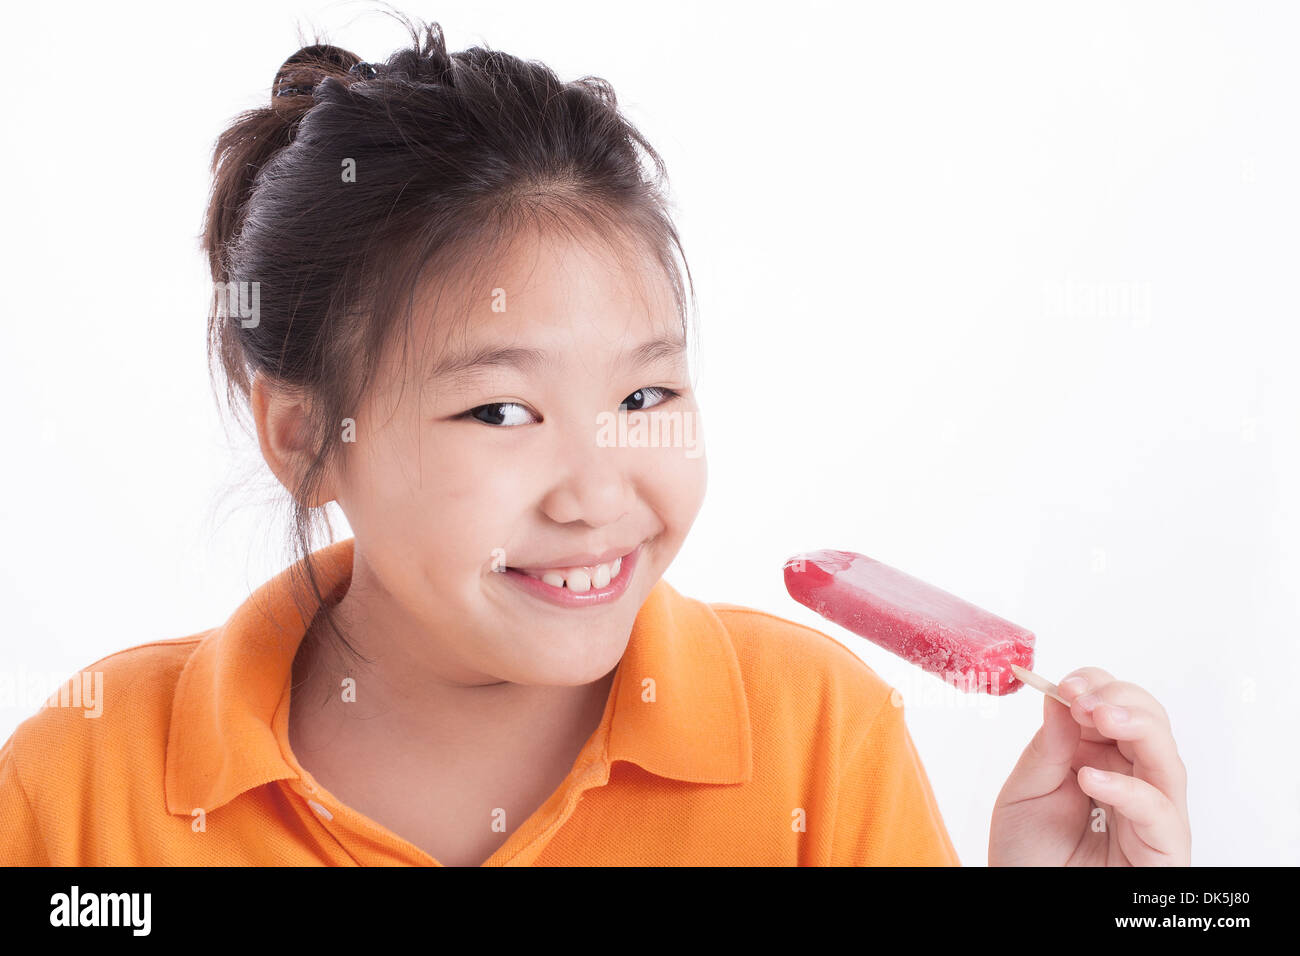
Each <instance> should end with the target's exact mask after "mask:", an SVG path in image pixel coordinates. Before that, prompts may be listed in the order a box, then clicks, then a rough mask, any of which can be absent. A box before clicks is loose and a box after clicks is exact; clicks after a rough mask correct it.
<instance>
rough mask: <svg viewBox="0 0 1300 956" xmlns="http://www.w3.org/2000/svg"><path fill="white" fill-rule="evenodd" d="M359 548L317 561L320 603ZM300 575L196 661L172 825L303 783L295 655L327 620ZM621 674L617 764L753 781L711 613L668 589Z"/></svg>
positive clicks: (339, 546) (180, 718) (183, 690)
mask: <svg viewBox="0 0 1300 956" xmlns="http://www.w3.org/2000/svg"><path fill="white" fill-rule="evenodd" d="M355 540H356V539H355V538H348V539H346V540H344V541H339V542H336V543H334V544H331V545H329V546H327V547H325V548H322V549H321V550H319V551H317V552H315V554H313V555H312V560H313V563H314V565H315V568H316V573H317V580H318V584H319V586H320V590H321V593H322V594H324V595H326V600H327V601H329V602H331V603H333V602H335V601H338V600H339V599H340V598H342V596H343V594H344V593H346V591H347V588H348V585H349V584H350V583H351V579H352V555H353V546H354V543H355ZM303 571H304V567H303V563H302V562H299V563H298V564H296V565H294V566H293V567H291V568H287V569H286V570H284V571H282V572H280V573H279V574H278V575H276V576H275V577H274V578H272V579H271V580H270V581H268V582H267V583H266V584H264V585H262V587H260V588H258V589H257V591H255V592H254V593H253V594H252V595H251V596H250V597H249V599H248V600H247V601H245V602H244V603H243V604H242V605H241V606H240V607H239V608H238V609H237V610H236V611H235V613H234V614H233V615H231V617H230V619H229V620H228V621H226V623H225V624H224V625H222V626H221V627H219V628H216V629H214V630H211V631H209V632H207V633H206V634H205V635H204V636H203V638H202V639H201V640H200V641H199V644H198V646H197V647H196V648H195V650H194V652H193V653H192V654H191V655H190V658H189V660H188V661H187V663H186V665H185V668H184V669H183V671H182V672H181V676H180V680H179V681H178V683H177V687H176V694H175V697H174V700H173V702H172V719H171V726H170V729H169V731H168V739H167V756H166V771H165V774H166V776H165V780H166V783H165V787H166V800H167V809H168V811H169V812H170V813H174V814H184V815H186V816H189V815H191V814H192V813H193V811H194V810H195V809H199V808H202V809H203V810H204V811H205V812H208V811H211V810H215V809H216V808H217V807H220V806H222V805H223V804H225V803H227V802H229V801H230V800H232V799H233V798H234V797H236V796H238V795H239V794H241V793H243V792H245V791H246V790H249V789H251V788H253V787H256V786H259V785H261V784H264V783H270V782H272V781H275V780H282V779H285V778H290V777H296V776H297V773H296V771H295V770H294V769H293V767H292V766H290V764H289V761H288V760H287V759H286V756H285V755H286V753H287V752H288V750H289V743H288V718H289V682H290V678H291V676H292V670H293V659H294V655H295V654H296V653H297V650H298V645H299V644H300V643H301V641H302V638H303V635H304V634H305V633H306V631H307V626H308V624H309V623H310V622H311V620H312V618H313V617H314V616H315V614H316V611H317V610H318V608H319V603H318V602H317V601H316V600H315V598H314V597H312V598H310V599H305V600H304V599H301V597H300V599H298V600H295V596H294V595H295V593H297V594H298V595H300V596H301V594H302V592H303V582H304V578H303V577H302V575H303ZM295 581H296V582H299V583H298V586H297V587H296V588H295V587H294V583H295ZM619 669H620V672H619V674H618V676H617V679H616V680H615V682H614V684H613V687H612V690H611V693H612V694H613V695H615V701H614V707H613V713H612V715H611V720H610V725H609V738H608V741H607V742H606V748H605V750H606V755H607V760H608V761H609V762H612V761H614V760H628V761H631V762H632V763H635V764H637V765H638V766H640V767H642V768H643V769H645V770H648V771H650V772H651V773H654V774H657V775H659V776H662V777H670V778H673V779H676V780H682V781H687V782H692V783H742V782H744V781H746V780H749V779H750V777H751V775H752V773H753V757H752V741H751V736H750V725H749V708H748V704H747V702H746V699H745V690H744V682H743V680H742V677H741V672H740V663H739V661H738V659H737V657H736V651H735V648H734V646H733V645H732V641H731V638H730V636H729V635H728V633H727V630H726V627H725V626H724V625H723V623H722V621H721V619H720V618H719V617H718V615H717V614H716V613H715V612H714V611H713V609H712V608H711V607H709V606H708V605H707V604H705V603H703V602H701V601H697V600H695V599H693V598H688V597H683V596H682V595H680V594H678V593H677V591H676V590H674V589H673V587H672V586H671V585H669V584H668V582H667V581H665V580H663V579H662V578H660V580H659V581H657V582H656V583H655V586H654V587H653V588H652V589H651V590H650V594H649V595H648V597H647V598H646V600H645V603H644V604H643V605H642V606H641V608H640V610H639V611H638V612H637V616H636V620H635V622H634V624H633V626H632V634H631V636H630V638H629V639H628V646H627V650H626V652H625V653H624V655H623V658H622V660H621V661H620V663H619ZM601 732H603V727H602V729H601V730H598V731H597V733H601Z"/></svg>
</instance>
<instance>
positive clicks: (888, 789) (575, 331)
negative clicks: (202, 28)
mask: <svg viewBox="0 0 1300 956" xmlns="http://www.w3.org/2000/svg"><path fill="white" fill-rule="evenodd" d="M407 26H408V28H409V29H410V31H411V36H412V45H411V47H410V48H408V49H402V50H399V51H398V52H396V53H394V54H393V55H392V56H391V57H389V58H388V59H387V60H386V61H385V62H383V63H365V62H361V61H360V60H359V58H358V57H357V56H355V55H353V54H351V53H348V52H346V51H344V50H341V49H339V48H337V47H334V46H330V45H326V44H320V43H317V44H315V45H312V46H307V47H304V48H303V49H301V50H299V51H298V52H297V53H295V54H294V55H293V56H291V57H290V58H289V59H288V60H287V61H286V62H285V63H284V64H283V65H282V66H281V68H280V69H279V71H278V72H277V73H276V76H275V80H274V85H273V88H272V97H271V102H270V104H269V105H268V106H266V107H265V108H263V109H258V110H253V111H251V112H249V113H246V114H244V115H242V116H240V117H239V118H238V119H237V121H236V122H235V123H234V124H233V125H232V126H231V127H230V128H229V129H228V130H226V131H225V132H224V133H223V134H222V135H221V137H220V138H219V140H218V142H217V146H216V151H215V156H214V160H213V172H214V186H213V190H212V195H211V199H210V205H209V208H208V215H207V220H206V227H205V234H204V245H205V250H206V253H207V255H208V258H209V261H210V264H211V271H212V276H213V280H214V283H215V284H216V287H217V291H218V295H217V297H216V300H217V301H216V304H215V305H214V308H213V312H212V315H211V316H210V318H209V332H210V335H209V343H210V352H211V356H212V358H213V359H214V362H215V364H217V365H219V366H220V369H221V372H222V373H223V374H224V376H225V379H226V394H227V398H228V400H229V401H230V403H231V405H232V406H233V407H234V409H235V411H236V413H238V412H239V411H241V410H242V409H243V407H244V405H245V404H246V405H247V408H248V410H249V411H251V416H252V422H253V425H254V427H255V429H256V433H257V438H258V442H259V445H260V447H261V451H262V454H263V456H264V458H265V460H266V462H267V465H268V466H269V467H270V468H271V470H272V471H273V472H274V474H275V475H276V477H277V478H278V479H279V481H280V482H281V483H282V484H283V485H284V487H285V488H286V489H287V490H288V492H289V493H290V495H291V497H292V505H293V509H294V512H293V513H294V536H295V542H296V545H297V547H298V548H299V549H300V555H299V560H298V562H297V563H296V564H294V565H293V566H292V567H290V568H289V569H287V570H286V571H284V572H283V573H282V574H280V575H279V576H277V577H276V578H274V579H273V580H272V581H270V582H268V583H267V584H266V585H265V586H263V587H262V588H261V589H259V590H258V591H257V592H256V593H255V594H254V595H253V596H252V597H251V598H249V600H248V601H247V602H246V603H245V604H244V605H242V606H241V607H240V608H238V609H237V610H236V611H235V613H234V614H233V615H232V616H231V618H230V619H229V620H228V621H227V622H226V623H225V624H224V625H222V626H221V627H217V628H213V629H211V630H208V631H204V632H202V633H199V634H196V635H192V636H189V637H185V638H180V639H177V640H172V641H160V642H155V643H151V644H145V645H141V646H138V647H133V648H129V649H127V650H124V651H121V652H119V653H117V654H113V655H111V656H109V657H107V658H105V659H104V660H101V661H99V662H97V663H95V664H93V665H91V667H90V668H88V669H87V671H86V672H85V673H83V674H82V675H78V677H77V678H74V680H73V681H72V682H71V684H70V687H69V688H65V690H75V689H76V688H78V687H79V686H81V684H82V683H83V682H84V679H85V678H92V679H94V680H95V686H100V684H99V682H100V681H102V687H103V695H104V699H103V701H102V707H101V710H100V713H99V714H97V715H96V716H95V718H94V719H87V717H89V716H90V715H89V714H88V713H82V712H79V711H78V709H77V708H76V707H75V706H69V705H67V704H65V705H64V706H51V707H47V708H44V709H42V710H41V711H40V712H38V713H37V714H36V715H35V716H33V717H32V718H30V719H29V720H27V721H26V722H24V724H23V725H22V726H20V727H19V729H18V730H17V731H16V732H15V733H14V735H13V736H12V737H11V738H10V740H9V741H8V742H7V743H6V744H5V746H4V747H3V749H0V830H2V831H3V834H4V839H3V841H0V855H2V856H3V859H2V860H0V862H4V863H10V864H14V863H20V864H54V865H82V864H126V865H154V864H162V865H173V864H218V865H220V864H301V865H309V864H342V865H382V864H413V865H433V864H451V865H480V864H491V865H498V864H510V865H522V864H541V865H556V864H600V865H620V864H633V863H643V864H645V863H648V864H732V865H734V864H777V865H845V864H848V865H878V864H889V865H892V864H927V865H928V864H956V863H958V862H959V861H958V859H957V855H956V853H955V851H954V849H953V846H952V843H951V841H950V839H949V836H948V833H947V831H946V829H945V827H944V824H943V821H942V819H941V817H940V814H939V811H938V808H937V805H936V803H935V800H934V796H933V793H932V791H931V788H930V784H929V782H928V779H927V777H926V774H925V771H924V769H923V767H922V765H921V762H920V759H919V758H918V756H917V753H916V750H915V747H914V746H913V743H912V740H911V737H910V735H909V734H908V732H907V728H906V725H905V724H904V722H903V714H902V709H901V707H900V706H897V705H895V703H894V701H895V700H897V698H896V697H895V696H894V695H892V694H891V690H892V689H891V688H890V687H889V686H888V685H887V684H885V683H884V682H883V681H882V680H880V678H879V677H877V676H876V675H875V673H874V672H873V671H871V670H870V669H869V668H868V667H866V666H865V665H864V664H863V663H862V662H861V661H860V660H859V659H858V658H857V657H856V656H855V655H853V654H852V653H850V652H849V651H848V650H847V649H845V648H844V647H842V646H841V645H839V644H838V643H836V642H835V641H833V640H831V639H830V638H829V637H827V636H826V635H824V634H822V633H820V632H818V631H815V630H812V629H809V628H806V627H802V626H800V625H797V624H794V623H792V622H789V621H786V620H784V619H781V618H778V617H775V616H772V615H769V614H765V613H762V612H759V611H756V610H752V609H748V608H743V607H738V606H735V605H731V604H716V603H715V604H704V603H702V602H699V601H696V600H693V599H690V598H687V597H684V596H682V595H680V594H678V593H677V592H676V591H675V590H674V589H673V588H672V587H671V586H670V585H669V584H668V583H667V582H666V581H664V580H663V579H662V578H661V574H662V572H663V571H664V570H665V569H666V568H667V566H668V565H669V563H670V562H671V561H672V559H673V557H674V556H675V555H676V554H677V552H678V550H679V549H680V548H681V546H682V542H683V540H684V539H685V537H686V534H687V532H688V531H689V530H690V527H691V524H692V522H693V521H694V518H695V516H696V514H697V512H698V511H699V508H700V505H701V503H702V499H703V495H704V491H705V484H706V465H705V460H704V458H703V456H702V455H701V454H699V449H698V447H697V446H696V442H695V440H694V437H693V436H697V435H698V414H699V410H698V408H697V406H696V402H695V399H694V397H693V395H694V392H693V388H692V381H691V377H690V373H689V369H688V363H687V361H686V356H687V353H686V348H687V331H688V323H687V318H688V308H687V300H688V296H687V294H686V285H687V284H688V283H689V280H690V274H689V269H686V270H685V278H686V283H684V282H683V272H682V267H684V266H685V260H684V257H683V258H682V260H681V262H680V263H679V261H678V256H679V254H680V252H681V249H680V243H679V240H678V236H677V232H676V230H675V228H674V226H673V224H672V222H671V220H670V218H669V215H668V213H667V205H666V200H665V199H664V196H663V192H662V189H661V184H662V180H663V178H664V168H663V163H662V161H661V160H660V158H659V156H658V155H657V154H656V153H655V151H654V150H653V149H652V148H651V146H650V145H649V143H647V142H646V141H645V140H644V139H643V138H642V136H641V135H640V134H639V133H638V131H637V130H636V129H635V128H634V127H633V126H632V125H631V124H630V123H629V122H628V121H627V120H626V119H625V118H624V117H623V116H622V115H621V114H620V112H619V110H618V109H617V104H616V100H615V96H614V93H613V91H612V90H611V89H610V88H609V86H608V85H607V84H606V83H605V82H604V81H602V80H600V79H597V78H593V77H587V78H584V79H581V80H578V81H575V82H571V83H563V82H561V81H560V80H559V79H558V78H557V77H556V76H555V74H554V73H553V72H552V71H550V70H549V69H547V68H546V67H545V66H543V65H542V64H539V63H536V62H526V61H523V60H520V59H517V58H515V57H512V56H509V55H506V54H504V53H501V52H498V51H493V50H488V49H481V48H473V49H470V50H466V51H464V52H462V53H456V54H450V55H449V54H448V53H447V52H446V49H445V45H444V41H443V37H442V32H441V30H440V28H439V27H438V25H437V24H434V25H432V26H422V25H412V24H410V23H409V22H408V23H407ZM646 159H648V160H649V161H650V163H651V164H652V165H653V167H654V172H655V176H654V177H648V176H647V175H646V168H645V166H644V160H646ZM692 294H693V288H692ZM331 501H335V502H337V503H338V506H339V507H340V508H341V509H342V511H343V512H344V514H345V515H346V516H347V519H348V523H349V525H350V526H351V528H352V530H353V533H354V537H353V538H350V539H347V540H344V541H340V542H334V543H331V544H328V545H326V546H324V547H319V548H318V547H315V546H314V545H313V544H312V533H313V531H314V529H315V528H316V525H317V521H318V519H320V518H321V517H323V509H324V506H325V505H326V503H328V502H331ZM325 524H326V527H328V522H325ZM1061 692H1062V694H1063V695H1065V696H1066V698H1067V699H1069V700H1071V701H1072V702H1073V703H1072V705H1071V706H1070V707H1069V708H1068V709H1067V708H1065V707H1063V706H1062V705H1060V704H1059V703H1057V702H1056V701H1054V700H1052V699H1050V698H1046V697H1045V698H1044V719H1043V726H1042V728H1041V729H1040V730H1039V731H1038V733H1037V734H1036V736H1035V737H1034V739H1033V740H1032V741H1031V742H1030V743H1029V745H1028V747H1027V748H1026V750H1025V752H1024V755H1023V757H1022V758H1021V760H1020V762H1019V764H1018V765H1017V766H1016V768H1015V770H1014V772H1013V773H1012V775H1011V777H1010V778H1009V779H1008V781H1007V783H1006V785H1005V786H1004V787H1003V790H1002V793H1001V795H1000V797H999V799H998V802H997V807H996V810H995V813H994V816H993V821H992V828H991V836H990V842H989V862H990V863H994V864H998V863H1015V864H1110V865H1124V864H1137V865H1145V864H1187V863H1188V862H1189V852H1190V834H1189V828H1188V821H1187V809H1186V798H1185V794H1186V778H1185V774H1184V770H1183V766H1182V763H1181V761H1180V760H1179V757H1178V753H1177V750H1176V748H1175V746H1174V741H1173V737H1172V735H1171V731H1170V727H1169V720H1168V717H1167V716H1166V714H1165V713H1164V711H1163V709H1162V708H1161V707H1160V705H1159V703H1157V702H1156V701H1155V700H1154V699H1153V698H1152V697H1151V696H1150V695H1149V694H1147V693H1146V692H1144V691H1143V690H1142V689H1141V688H1139V687H1136V686H1134V685H1132V684H1127V683H1123V682H1120V681H1116V680H1114V679H1113V678H1112V677H1111V676H1110V675H1109V674H1107V673H1105V672H1104V671H1101V670H1098V669H1096V668H1085V669H1082V670H1079V671H1076V672H1075V673H1074V675H1073V676H1072V678H1071V679H1069V680H1066V681H1064V682H1063V683H1062V684H1061ZM66 699H67V700H68V701H71V700H72V695H71V694H70V693H69V694H67V695H66ZM60 703H63V700H62V699H61V700H60ZM1092 768H1097V769H1099V770H1101V771H1104V773H1102V774H1101V775H1099V776H1097V777H1096V778H1094V777H1093V775H1092ZM1094 807H1100V808H1101V810H1102V811H1103V813H1104V819H1105V821H1106V825H1105V826H1103V827H1102V828H1098V827H1097V826H1096V814H1094V813H1093V812H1092V811H1093V808H1094Z"/></svg>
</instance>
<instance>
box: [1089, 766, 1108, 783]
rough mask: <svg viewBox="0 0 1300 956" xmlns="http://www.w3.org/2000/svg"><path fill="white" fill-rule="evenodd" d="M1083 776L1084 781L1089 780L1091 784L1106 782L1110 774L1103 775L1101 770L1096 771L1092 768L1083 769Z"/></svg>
mask: <svg viewBox="0 0 1300 956" xmlns="http://www.w3.org/2000/svg"><path fill="white" fill-rule="evenodd" d="M1083 775H1084V777H1085V778H1086V779H1088V780H1091V781H1092V782H1093V783H1106V782H1107V781H1108V780H1110V774H1108V773H1105V772H1103V771H1101V770H1097V769H1095V768H1093V767H1084V768H1083Z"/></svg>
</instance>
